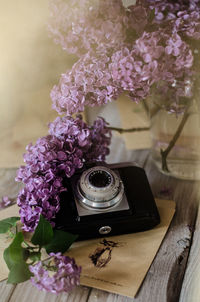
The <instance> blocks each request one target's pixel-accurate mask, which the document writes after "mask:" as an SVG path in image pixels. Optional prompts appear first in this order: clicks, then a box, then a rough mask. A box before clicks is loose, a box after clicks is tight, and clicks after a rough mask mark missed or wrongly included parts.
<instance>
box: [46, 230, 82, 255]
mask: <svg viewBox="0 0 200 302" xmlns="http://www.w3.org/2000/svg"><path fill="white" fill-rule="evenodd" d="M77 238H78V235H73V234H71V233H68V232H64V231H59V230H54V232H53V239H52V240H51V242H50V243H49V244H47V245H46V246H44V248H45V249H46V252H47V253H48V254H49V253H51V252H53V253H57V252H61V253H64V252H66V251H67V250H68V248H69V247H70V246H71V245H72V243H73V242H74V241H75V240H76V239H77Z"/></svg>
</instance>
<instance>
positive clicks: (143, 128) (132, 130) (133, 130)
mask: <svg viewBox="0 0 200 302" xmlns="http://www.w3.org/2000/svg"><path fill="white" fill-rule="evenodd" d="M108 129H110V130H112V131H117V132H119V133H126V132H138V131H147V130H149V129H150V128H149V127H141V128H140V127H138V128H128V129H123V128H117V127H108Z"/></svg>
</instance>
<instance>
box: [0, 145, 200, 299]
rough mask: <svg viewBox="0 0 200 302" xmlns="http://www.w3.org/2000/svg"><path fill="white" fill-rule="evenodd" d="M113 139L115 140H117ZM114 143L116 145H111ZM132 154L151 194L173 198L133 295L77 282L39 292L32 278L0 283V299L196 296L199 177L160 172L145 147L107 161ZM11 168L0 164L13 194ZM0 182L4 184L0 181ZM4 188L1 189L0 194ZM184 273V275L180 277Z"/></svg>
mask: <svg viewBox="0 0 200 302" xmlns="http://www.w3.org/2000/svg"><path fill="white" fill-rule="evenodd" d="M116 144H117V141H116ZM113 147H114V148H116V146H113ZM117 158H118V161H124V160H126V161H127V160H129V161H130V160H133V161H136V162H138V163H139V164H140V165H141V166H143V167H144V168H145V170H146V172H147V176H148V178H149V181H150V184H151V187H152V190H153V193H154V196H155V197H160V198H163V199H168V198H169V199H174V200H175V202H176V205H177V211H176V214H175V216H174V218H173V221H172V223H171V225H170V228H169V230H168V232H167V234H166V236H165V239H164V241H163V243H162V245H161V247H160V249H159V251H158V253H157V255H156V257H155V259H154V261H153V263H152V265H151V267H150V269H149V271H148V273H147V275H146V278H145V280H144V282H143V284H142V286H141V288H140V290H139V292H138V294H137V296H136V298H135V299H131V298H127V297H124V296H120V295H115V294H110V293H107V292H105V291H100V290H97V289H90V288H87V287H83V286H79V287H77V288H76V289H74V290H73V291H72V292H71V293H70V294H66V293H63V294H60V295H58V296H56V295H53V294H49V293H45V292H40V291H38V290H37V289H36V288H35V287H33V286H32V285H31V283H30V282H29V281H28V282H25V283H22V284H19V285H17V286H14V285H7V284H6V281H3V282H1V283H0V301H1V302H8V301H9V302H16V301H17V302H18V301H20V302H25V301H26V302H27V301H29V302H32V301H34V302H35V301H40V302H54V301H55V302H61V301H62V302H64V301H66V302H69V301H70V302H71V301H76V302H80V301H81V302H86V301H88V302H103V301H108V302H121V301H124V302H130V301H135V302H137V301H140V302H146V301H148V302H178V301H181V302H190V301H191V302H199V301H200V290H199V286H198V283H199V282H200V273H199V272H200V264H199V259H198V258H199V254H200V253H199V252H200V244H199V243H200V214H199V215H198V216H197V223H196V225H195V221H196V215H197V208H198V205H199V183H198V182H192V181H183V180H178V179H174V178H171V177H168V176H165V175H162V174H161V173H160V172H158V170H157V169H156V167H155V166H154V164H153V163H152V161H151V158H150V156H149V152H148V150H137V151H134V152H130V151H128V153H126V152H125V151H123V152H122V153H120V154H119V153H118V155H117V156H116V157H115V156H112V157H110V158H109V162H116V160H117ZM15 172H16V170H15V169H2V170H0V175H1V177H0V190H1V192H0V195H3V194H8V195H9V192H12V196H13V198H14V197H16V195H17V192H18V189H19V184H17V183H15V182H14V177H15ZM2 184H3V185H2ZM2 190H3V194H2ZM183 278H184V281H183Z"/></svg>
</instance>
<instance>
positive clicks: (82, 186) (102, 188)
mask: <svg viewBox="0 0 200 302" xmlns="http://www.w3.org/2000/svg"><path fill="white" fill-rule="evenodd" d="M123 194H124V186H123V183H122V181H121V180H120V178H119V176H118V175H117V174H116V173H115V172H114V171H112V170H111V169H109V168H107V167H104V166H96V167H93V168H90V169H88V170H86V171H85V172H83V174H82V175H81V178H80V180H79V183H78V187H77V198H78V200H79V202H80V203H81V204H82V205H84V206H86V207H89V208H92V209H106V208H109V207H113V206H115V205H116V204H118V203H119V202H120V201H121V200H122V197H123Z"/></svg>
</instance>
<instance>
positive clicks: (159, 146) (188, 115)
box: [151, 100, 200, 180]
mask: <svg viewBox="0 0 200 302" xmlns="http://www.w3.org/2000/svg"><path fill="white" fill-rule="evenodd" d="M151 112H153V113H152V114H151V139H152V148H151V155H152V159H153V161H154V162H155V164H156V166H157V167H158V169H159V170H160V171H161V172H163V173H165V174H169V175H171V176H174V177H176V178H180V179H188V180H200V113H199V109H198V105H197V103H196V102H194V101H192V100H191V103H190V106H189V108H188V109H187V112H186V110H185V112H182V114H175V113H169V112H167V110H164V109H162V108H153V110H151ZM166 155H167V156H166Z"/></svg>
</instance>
